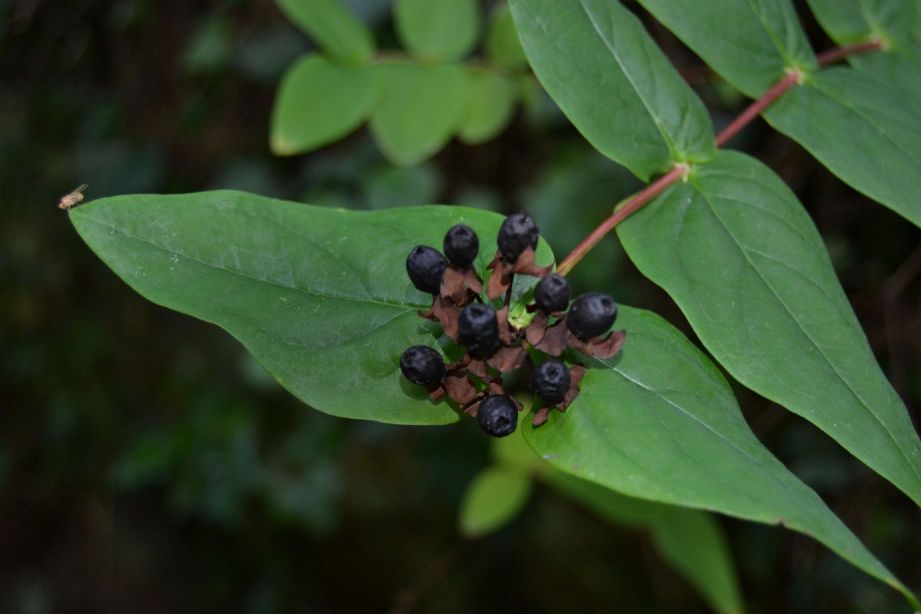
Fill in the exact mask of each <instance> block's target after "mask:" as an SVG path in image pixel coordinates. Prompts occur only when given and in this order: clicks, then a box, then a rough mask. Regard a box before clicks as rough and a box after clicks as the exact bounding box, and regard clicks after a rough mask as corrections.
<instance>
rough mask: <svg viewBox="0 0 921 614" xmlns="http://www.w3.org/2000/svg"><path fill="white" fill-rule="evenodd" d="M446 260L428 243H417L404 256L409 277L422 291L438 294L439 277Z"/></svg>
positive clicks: (442, 272) (443, 269) (439, 286)
mask: <svg viewBox="0 0 921 614" xmlns="http://www.w3.org/2000/svg"><path fill="white" fill-rule="evenodd" d="M447 266H448V262H447V261H446V260H445V257H444V256H442V255H441V254H440V253H438V250H437V249H435V248H433V247H429V246H428V245H417V246H416V247H414V248H413V251H411V252H409V256H407V257H406V272H407V273H409V279H410V281H412V282H413V285H414V286H416V288H418V289H419V290H421V291H422V292H428V293H429V294H438V292H439V291H440V290H441V277H442V275H444V272H445V267H447Z"/></svg>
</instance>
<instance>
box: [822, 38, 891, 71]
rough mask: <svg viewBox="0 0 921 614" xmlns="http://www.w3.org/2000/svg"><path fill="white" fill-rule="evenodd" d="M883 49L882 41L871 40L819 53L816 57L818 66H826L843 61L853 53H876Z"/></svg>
mask: <svg viewBox="0 0 921 614" xmlns="http://www.w3.org/2000/svg"><path fill="white" fill-rule="evenodd" d="M882 48H883V41H880V40H872V41H868V42H866V43H855V44H853V45H845V46H844V47H838V48H837V49H829V50H828V51H825V52H823V53H820V54H819V56H818V58H817V59H818V61H819V66H828V65H829V64H831V63H832V62H837V61H838V60H841V59H844V58H846V57H847V56H849V55H854V54H855V53H867V52H868V51H878V50H880V49H882Z"/></svg>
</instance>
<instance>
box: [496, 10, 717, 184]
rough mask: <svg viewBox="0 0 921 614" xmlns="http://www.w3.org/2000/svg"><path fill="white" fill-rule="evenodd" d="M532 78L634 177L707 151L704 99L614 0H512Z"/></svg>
mask: <svg viewBox="0 0 921 614" xmlns="http://www.w3.org/2000/svg"><path fill="white" fill-rule="evenodd" d="M511 8H512V15H513V16H514V18H515V26H516V27H517V29H518V35H519V36H520V37H521V42H522V45H523V46H524V49H525V52H526V53H527V55H528V60H529V61H530V62H531V67H532V68H533V69H534V72H535V74H536V75H537V78H538V79H539V80H540V82H541V83H542V84H543V86H544V88H545V89H546V90H547V92H548V93H549V94H550V96H551V97H552V98H553V99H554V100H555V101H556V103H557V104H558V105H559V106H560V109H562V110H563V112H564V113H565V114H566V116H567V117H569V119H570V121H572V123H573V124H575V126H576V128H578V129H579V131H580V132H581V133H582V134H583V136H585V138H586V139H588V141H589V142H590V143H591V144H592V145H593V146H594V147H595V148H597V149H598V150H599V151H600V152H601V153H603V154H604V155H606V156H608V157H609V158H611V159H612V160H615V161H616V162H620V163H621V164H623V165H624V166H626V167H627V168H629V169H630V170H631V171H633V172H634V173H635V174H636V175H638V176H639V177H640V178H641V179H644V180H645V179H648V178H649V177H650V176H651V175H654V174H656V173H661V172H665V171H667V170H668V169H669V168H670V167H671V166H673V164H674V163H675V162H681V161H703V160H707V159H709V158H710V157H711V156H712V155H713V152H714V144H713V127H712V125H711V123H710V117H709V115H708V114H707V110H706V109H705V108H704V105H703V103H702V102H701V101H700V99H699V98H698V97H697V95H696V94H694V92H693V91H692V90H691V88H690V87H689V86H688V85H687V83H685V82H684V80H683V79H682V78H681V76H680V75H678V73H677V72H676V71H675V69H674V67H672V65H671V64H669V62H668V59H667V58H666V57H665V55H664V54H663V53H662V52H661V51H660V50H659V48H658V47H657V46H656V44H655V42H653V40H652V38H651V37H650V36H649V34H648V33H647V32H646V30H645V29H643V26H642V24H641V23H640V21H639V20H638V19H637V18H636V17H635V16H634V15H633V14H632V13H631V12H630V11H628V10H627V9H625V8H624V7H623V6H621V5H620V4H619V3H618V2H616V1H615V0H568V1H566V2H560V0H512V1H511Z"/></svg>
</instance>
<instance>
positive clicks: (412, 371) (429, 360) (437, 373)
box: [400, 345, 445, 386]
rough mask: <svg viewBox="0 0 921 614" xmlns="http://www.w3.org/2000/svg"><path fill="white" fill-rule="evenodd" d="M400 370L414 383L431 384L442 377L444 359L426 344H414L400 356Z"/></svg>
mask: <svg viewBox="0 0 921 614" xmlns="http://www.w3.org/2000/svg"><path fill="white" fill-rule="evenodd" d="M400 371H402V372H403V375H404V376H405V377H406V379H408V380H409V381H411V382H412V383H414V384H419V385H420V386H431V385H432V384H439V383H441V380H443V379H444V376H445V361H444V359H443V358H442V357H441V354H439V353H438V352H436V351H435V350H433V349H432V348H430V347H428V346H427V345H414V346H412V347H411V348H409V349H408V350H406V351H405V352H403V354H402V355H401V356H400Z"/></svg>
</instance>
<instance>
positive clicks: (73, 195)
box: [58, 183, 90, 210]
mask: <svg viewBox="0 0 921 614" xmlns="http://www.w3.org/2000/svg"><path fill="white" fill-rule="evenodd" d="M88 187H90V186H88V185H86V184H85V183H84V184H83V185H80V186H78V187H76V188H74V190H73V191H72V192H70V194H66V195H64V196H62V197H61V201H60V202H59V203H58V209H64V210H67V209H70V208H71V207H73V206H75V205H78V204H80V202H81V201H83V191H84V190H86V188H88Z"/></svg>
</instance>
